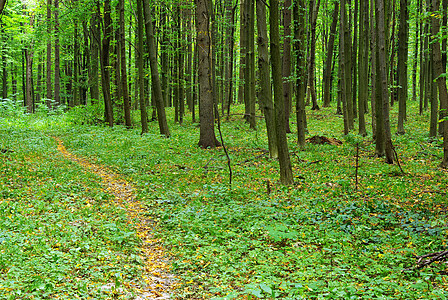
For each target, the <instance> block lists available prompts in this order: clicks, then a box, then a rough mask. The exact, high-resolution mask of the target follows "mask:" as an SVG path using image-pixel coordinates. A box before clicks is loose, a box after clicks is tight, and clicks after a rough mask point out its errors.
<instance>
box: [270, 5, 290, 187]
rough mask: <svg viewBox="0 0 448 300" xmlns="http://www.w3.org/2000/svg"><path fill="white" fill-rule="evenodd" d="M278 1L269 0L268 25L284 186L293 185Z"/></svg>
mask: <svg viewBox="0 0 448 300" xmlns="http://www.w3.org/2000/svg"><path fill="white" fill-rule="evenodd" d="M278 2H279V0H271V2H270V7H271V11H270V14H269V23H270V26H271V27H270V39H271V40H270V45H271V49H270V50H271V66H272V82H273V87H274V110H275V124H276V129H277V130H276V131H277V146H278V161H279V164H280V182H281V183H282V184H285V185H289V184H292V183H293V176H292V167H291V160H290V157H289V150H288V141H287V139H286V128H285V107H284V106H285V101H284V99H283V92H282V88H283V85H282V68H281V59H280V33H279V12H278Z"/></svg>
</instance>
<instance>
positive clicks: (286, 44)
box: [282, 0, 292, 133]
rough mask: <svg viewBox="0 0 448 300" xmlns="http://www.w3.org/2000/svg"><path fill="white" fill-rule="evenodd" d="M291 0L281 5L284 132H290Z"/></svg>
mask: <svg viewBox="0 0 448 300" xmlns="http://www.w3.org/2000/svg"><path fill="white" fill-rule="evenodd" d="M291 4H292V2H291V0H286V1H285V3H284V6H283V28H284V33H283V64H282V75H283V98H284V101H285V122H286V132H287V133H290V132H291V129H290V128H289V127H290V126H289V115H290V106H291V92H292V89H291V79H290V77H291V25H292V23H291V22H292V17H291Z"/></svg>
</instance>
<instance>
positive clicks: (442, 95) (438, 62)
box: [431, 0, 448, 169]
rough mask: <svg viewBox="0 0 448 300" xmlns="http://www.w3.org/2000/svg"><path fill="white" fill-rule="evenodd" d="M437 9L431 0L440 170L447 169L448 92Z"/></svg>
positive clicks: (436, 1) (438, 3) (438, 5)
mask: <svg viewBox="0 0 448 300" xmlns="http://www.w3.org/2000/svg"><path fill="white" fill-rule="evenodd" d="M439 8H440V0H432V12H433V13H432V17H431V33H432V38H433V40H432V43H431V45H432V49H433V51H432V52H433V57H432V59H433V66H434V71H435V78H436V80H437V85H438V88H439V99H440V110H441V111H443V115H442V116H441V117H442V119H441V120H443V121H442V122H441V124H442V126H443V130H442V131H443V159H442V162H441V164H440V167H442V168H445V169H446V168H448V120H447V118H446V115H447V114H446V111H447V109H448V91H447V87H446V79H445V77H443V76H441V75H442V74H443V73H444V69H443V68H444V66H443V61H442V52H441V50H440V43H439V41H438V37H437V35H438V33H439V30H440V23H439V17H440V16H439V15H438V14H439Z"/></svg>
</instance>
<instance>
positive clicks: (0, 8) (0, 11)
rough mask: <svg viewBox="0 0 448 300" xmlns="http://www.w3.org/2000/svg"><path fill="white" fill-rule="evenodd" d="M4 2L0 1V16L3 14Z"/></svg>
mask: <svg viewBox="0 0 448 300" xmlns="http://www.w3.org/2000/svg"><path fill="white" fill-rule="evenodd" d="M5 4H6V0H0V15H1V14H2V13H3V9H4V8H5Z"/></svg>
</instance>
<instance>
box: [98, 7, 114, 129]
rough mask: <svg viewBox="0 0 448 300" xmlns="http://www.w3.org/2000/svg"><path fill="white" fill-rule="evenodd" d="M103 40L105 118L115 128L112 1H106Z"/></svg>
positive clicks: (102, 75)
mask: <svg viewBox="0 0 448 300" xmlns="http://www.w3.org/2000/svg"><path fill="white" fill-rule="evenodd" d="M97 15H98V16H97V18H98V19H99V15H101V12H100V4H99V1H98V2H97ZM103 18H104V19H103V39H102V42H101V50H100V61H101V83H102V89H101V90H102V91H103V98H104V117H105V121H106V123H107V124H108V125H109V126H110V127H112V126H114V114H113V110H112V98H111V95H110V63H109V55H110V53H109V51H110V39H111V35H112V19H111V17H110V0H105V1H104V17H103Z"/></svg>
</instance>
